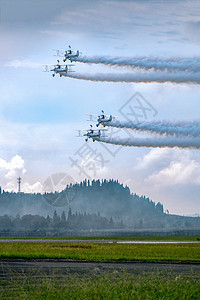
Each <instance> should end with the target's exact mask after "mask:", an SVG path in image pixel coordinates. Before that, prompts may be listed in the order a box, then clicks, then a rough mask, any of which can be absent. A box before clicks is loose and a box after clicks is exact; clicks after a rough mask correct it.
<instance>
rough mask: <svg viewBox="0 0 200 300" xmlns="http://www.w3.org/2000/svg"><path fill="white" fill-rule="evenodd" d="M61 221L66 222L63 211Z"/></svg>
mask: <svg viewBox="0 0 200 300" xmlns="http://www.w3.org/2000/svg"><path fill="white" fill-rule="evenodd" d="M61 221H63V222H66V215H65V212H64V211H63V212H62V215H61Z"/></svg>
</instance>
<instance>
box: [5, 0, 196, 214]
mask: <svg viewBox="0 0 200 300" xmlns="http://www.w3.org/2000/svg"><path fill="white" fill-rule="evenodd" d="M199 16H200V3H199V1H161V0H160V1H116V0H113V1H105V0H103V1H91V0H88V1H87V0H86V1H80V0H79V1H76V0H75V1H70V0H59V1H55V0H35V1H27V0H18V1H16V0H0V42H1V47H0V64H1V68H0V185H1V186H2V188H3V189H4V190H8V191H17V180H16V178H17V177H18V176H21V177H22V184H21V190H22V191H23V192H43V191H44V182H45V180H46V179H47V178H49V176H51V175H52V174H55V173H58V174H59V173H65V174H68V175H70V176H69V177H68V178H71V179H73V181H80V180H82V179H84V178H88V179H97V178H100V179H101V178H107V179H109V178H114V179H119V181H120V182H121V183H123V184H124V185H128V186H129V187H130V189H131V192H133V193H137V194H139V195H145V196H146V197H149V198H151V199H152V200H153V201H155V202H156V203H157V202H161V203H162V204H163V205H164V209H165V210H168V211H169V212H170V213H172V214H181V215H194V214H200V201H199V200H200V199H199V195H200V153H199V150H191V149H186V150H183V149H177V148H174V149H168V148H162V149H161V148H154V149H153V148H137V147H130V148H128V147H120V146H115V145H107V144H106V145H105V144H102V143H98V142H95V143H93V142H92V141H89V142H88V143H85V141H84V139H83V138H77V137H76V136H77V132H76V130H78V129H87V128H88V127H89V125H90V123H89V122H87V116H86V114H99V113H100V111H101V109H104V111H105V113H107V114H112V115H116V116H117V117H118V118H119V119H122V120H123V119H124V118H126V110H127V109H128V107H129V106H130V105H135V104H137V103H138V99H139V101H140V103H143V106H145V107H147V108H149V110H148V113H147V114H146V115H144V114H141V112H140V113H139V111H138V112H137V111H135V112H136V115H139V117H136V118H138V119H139V121H152V120H153V121H158V120H165V121H194V120H197V121H199V110H200V101H199V92H200V86H199V85H195V84H172V83H119V82H91V81H85V80H78V79H73V78H64V77H62V78H60V77H59V76H55V77H54V78H53V77H52V76H51V73H48V72H43V71H44V68H43V67H42V65H44V64H55V63H56V59H57V57H55V56H54V54H55V51H53V49H66V48H67V47H68V45H69V44H70V45H71V46H72V48H73V49H74V50H80V51H82V55H86V56H93V55H101V56H104V55H105V56H108V55H110V56H113V57H126V56H127V57H135V56H137V57H141V56H145V57H156V58H159V57H160V58H165V57H168V58H169V57H172V58H173V57H188V58H194V57H198V56H199V49H200V34H199V33H200V17H199ZM73 64H74V67H73V70H74V71H76V72H81V73H85V72H86V73H95V72H99V71H100V72H108V71H109V70H110V69H111V71H112V72H123V71H124V70H123V69H120V70H119V69H116V67H112V68H109V67H105V66H96V65H91V64H81V63H78V62H76V63H73ZM129 72H131V71H130V70H129ZM134 103H135V104H134ZM136 110H137V109H136ZM109 134H115V135H118V134H123V135H125V136H127V135H128V136H129V135H131V136H135V133H133V132H132V131H131V132H130V131H126V130H125V131H122V130H121V132H120V133H119V132H117V131H115V132H110V131H109ZM143 135H144V134H142V133H140V134H136V136H139V137H141V136H142V137H143ZM69 180H70V179H69Z"/></svg>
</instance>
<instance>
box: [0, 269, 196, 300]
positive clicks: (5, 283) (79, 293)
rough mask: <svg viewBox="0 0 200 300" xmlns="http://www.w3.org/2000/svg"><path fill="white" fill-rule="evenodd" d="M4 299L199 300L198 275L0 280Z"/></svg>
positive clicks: (159, 274) (19, 277)
mask: <svg viewBox="0 0 200 300" xmlns="http://www.w3.org/2000/svg"><path fill="white" fill-rule="evenodd" d="M0 298H1V299H72V300H73V299H82V300H86V299H135V300H137V299H153V300H156V299H163V300H165V299H200V278H199V276H198V274H194V273H190V274H187V275H185V274H179V275H177V274H176V275H175V274H172V273H170V272H169V273H166V272H165V273H153V272H150V273H146V274H140V275H135V274H128V273H126V272H124V273H122V274H118V273H117V272H116V271H114V272H112V273H105V274H100V275H99V274H91V275H90V276H89V275H85V274H84V275H74V274H70V275H66V276H63V277H62V278H59V279H58V278H56V277H54V276H52V277H51V278H48V277H45V276H44V277H42V278H40V279H34V278H31V277H28V276H27V275H25V274H24V275H21V276H14V277H11V278H9V279H7V280H0Z"/></svg>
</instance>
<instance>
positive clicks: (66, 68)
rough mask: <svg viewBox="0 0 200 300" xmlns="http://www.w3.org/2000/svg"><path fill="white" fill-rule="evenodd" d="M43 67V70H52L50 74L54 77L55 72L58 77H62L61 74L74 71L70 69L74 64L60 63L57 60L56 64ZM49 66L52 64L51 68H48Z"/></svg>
mask: <svg viewBox="0 0 200 300" xmlns="http://www.w3.org/2000/svg"><path fill="white" fill-rule="evenodd" d="M43 66H44V67H45V71H44V72H54V73H53V74H52V76H53V77H55V75H56V74H59V75H60V77H62V76H63V75H66V74H67V73H69V72H75V71H72V70H71V67H72V66H74V65H60V61H59V60H57V64H56V65H50V66H49V65H43ZM51 66H53V69H49V68H50V67H51Z"/></svg>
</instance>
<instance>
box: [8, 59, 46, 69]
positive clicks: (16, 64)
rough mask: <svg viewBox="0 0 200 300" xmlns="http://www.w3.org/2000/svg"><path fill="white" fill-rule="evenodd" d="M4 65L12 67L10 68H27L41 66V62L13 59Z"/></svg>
mask: <svg viewBox="0 0 200 300" xmlns="http://www.w3.org/2000/svg"><path fill="white" fill-rule="evenodd" d="M5 66H6V67H12V68H28V69H37V68H41V64H39V63H37V62H34V61H30V60H28V59H13V60H10V61H8V62H7V63H6V64H5Z"/></svg>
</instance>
